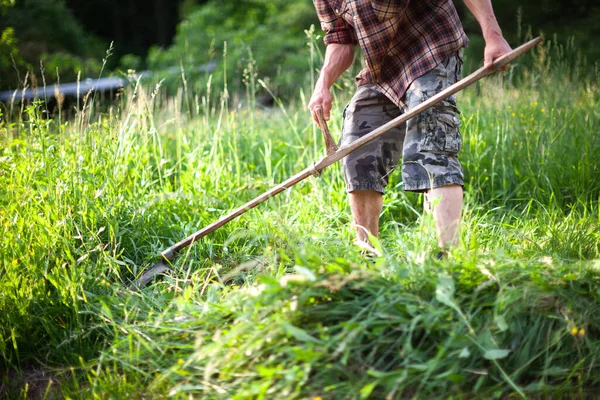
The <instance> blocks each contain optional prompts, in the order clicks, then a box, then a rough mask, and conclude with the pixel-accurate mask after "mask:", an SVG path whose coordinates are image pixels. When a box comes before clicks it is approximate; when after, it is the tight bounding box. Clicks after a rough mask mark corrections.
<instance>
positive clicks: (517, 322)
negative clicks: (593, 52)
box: [0, 46, 600, 399]
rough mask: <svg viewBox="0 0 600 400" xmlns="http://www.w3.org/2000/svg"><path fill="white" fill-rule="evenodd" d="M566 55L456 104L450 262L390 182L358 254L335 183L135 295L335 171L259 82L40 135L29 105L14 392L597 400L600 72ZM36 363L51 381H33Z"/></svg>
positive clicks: (3, 236) (121, 110) (19, 155)
mask: <svg viewBox="0 0 600 400" xmlns="http://www.w3.org/2000/svg"><path fill="white" fill-rule="evenodd" d="M552 51H553V50H552V47H551V46H548V47H545V48H543V49H542V50H540V49H538V51H537V55H536V58H535V61H536V63H533V65H531V66H525V65H520V66H519V65H517V66H516V68H517V69H516V70H515V71H514V73H509V74H507V75H504V77H503V78H502V77H498V78H493V79H488V80H486V81H485V82H482V83H481V84H478V85H477V86H476V87H473V88H471V89H469V90H467V91H466V92H464V93H463V94H461V95H460V98H459V105H460V106H461V109H462V112H463V114H462V124H463V125H462V130H463V136H464V146H463V151H462V155H461V161H462V163H463V165H464V167H465V170H466V182H467V185H466V206H465V211H464V224H463V227H462V237H461V242H462V245H461V248H459V249H457V250H456V251H455V252H454V253H453V254H452V256H451V257H450V259H449V260H448V261H444V262H438V261H434V260H433V258H432V254H433V253H434V252H435V240H434V232H433V225H432V222H431V220H430V218H429V217H428V216H426V215H423V213H422V207H421V201H422V200H421V199H420V197H418V196H415V195H412V194H407V193H404V192H402V191H401V186H400V177H399V176H398V174H396V175H394V176H392V179H391V182H390V187H389V190H388V194H387V196H386V198H385V204H384V211H383V215H382V237H381V242H380V247H381V255H380V256H378V257H376V258H375V259H374V260H373V261H372V262H370V261H367V260H365V259H364V258H362V256H361V255H360V250H359V249H357V248H355V247H354V246H353V244H352V238H353V233H352V230H351V228H350V215H349V210H348V208H347V206H346V196H345V193H344V184H343V179H342V176H341V172H340V169H339V167H338V166H336V167H332V168H330V169H329V170H327V171H326V172H325V173H324V174H323V176H322V177H320V178H314V179H311V180H309V181H307V182H305V183H303V184H301V185H298V186H297V187H295V188H294V189H292V190H289V191H287V192H284V193H282V194H281V195H280V196H278V197H276V198H273V199H271V200H269V202H268V203H267V204H265V205H263V206H261V207H259V208H258V209H255V210H253V211H251V212H249V213H247V214H245V215H244V216H242V217H241V218H239V219H237V220H235V221H233V222H232V223H230V224H228V225H226V226H225V227H223V228H222V229H220V230H218V231H216V232H214V233H213V234H211V235H210V236H208V237H206V238H205V239H203V240H202V241H201V242H199V243H197V244H195V245H194V246H192V247H190V248H189V249H188V250H187V251H186V252H184V254H182V256H181V257H180V259H178V260H177V261H176V262H175V264H174V266H173V268H172V270H171V271H170V272H168V273H167V274H166V276H165V277H163V279H161V280H158V281H156V282H155V283H153V284H152V285H150V286H149V287H147V288H145V289H143V290H142V291H140V292H136V293H134V292H131V291H129V290H128V289H127V288H126V285H127V283H129V282H130V281H131V279H133V278H134V277H135V276H137V275H139V274H140V272H141V271H142V270H143V269H144V268H146V267H148V266H149V265H151V264H152V263H153V262H154V261H155V260H156V258H155V257H156V255H157V254H158V253H159V252H160V251H161V250H163V249H164V248H166V247H168V246H169V245H170V244H172V243H174V242H175V241H177V240H179V239H181V238H183V237H185V236H187V235H189V234H191V233H193V232H194V231H196V230H197V229H199V228H201V227H203V226H204V225H206V224H208V223H210V222H212V221H214V220H215V219H217V218H219V216H220V215H222V214H223V213H225V212H226V211H228V210H230V209H232V208H234V207H236V206H238V205H240V204H242V203H243V202H245V201H247V200H249V199H251V198H252V197H254V196H256V195H258V194H260V193H261V192H263V191H265V190H267V189H268V188H269V187H270V186H271V185H273V184H274V183H277V182H279V181H281V180H283V179H285V178H286V177H288V176H289V175H291V174H292V173H294V172H296V171H298V170H300V169H302V168H304V167H305V166H306V165H308V164H309V163H311V162H312V161H315V160H316V159H318V158H319V157H321V156H322V155H323V153H324V150H323V145H322V143H321V141H320V140H321V139H320V137H319V136H320V135H319V133H318V132H317V131H316V130H315V129H314V126H313V125H312V124H311V122H310V121H309V117H308V114H307V112H306V111H305V104H304V102H303V100H302V99H303V98H304V97H303V96H302V95H301V96H300V100H297V101H296V102H295V103H292V104H290V105H289V106H283V105H282V104H280V106H279V107H276V108H273V109H259V108H248V107H244V106H241V104H242V103H244V102H245V103H251V104H252V103H253V100H252V99H253V97H252V96H253V92H254V91H255V87H256V83H257V82H254V81H252V82H250V80H248V82H249V85H250V84H251V85H253V86H252V89H251V90H249V91H248V94H247V97H246V99H243V98H242V99H239V101H236V99H235V98H229V97H228V96H224V95H219V94H218V93H219V92H221V93H223V92H222V91H221V90H220V89H219V88H214V87H211V86H208V87H207V89H206V90H205V91H203V92H199V93H190V92H188V91H187V86H182V89H181V91H180V92H179V94H178V95H177V96H175V97H172V98H166V97H163V96H161V95H160V88H156V89H155V90H145V89H143V88H141V87H134V88H132V90H130V91H129V92H128V93H129V94H128V96H127V98H126V99H124V100H123V101H122V102H121V103H120V105H119V106H118V107H116V106H115V107H113V108H111V109H110V110H108V111H107V112H106V113H102V114H100V113H97V112H94V111H93V109H92V108H91V107H90V105H89V104H88V105H86V106H85V107H84V108H83V110H81V111H78V113H77V115H75V116H74V118H72V119H69V120H68V121H65V120H60V119H48V118H45V114H44V105H43V104H41V103H36V104H33V105H31V106H28V107H26V115H25V116H24V117H15V116H14V114H12V115H3V116H2V119H1V121H0V134H1V135H0V205H1V207H0V265H1V268H0V339H1V340H0V354H1V355H2V357H1V358H0V360H1V368H2V369H3V370H4V371H5V372H6V373H5V375H4V378H3V380H2V382H1V383H0V384H1V385H2V386H1V389H0V390H1V391H2V392H1V393H3V394H8V395H11V396H14V397H16V396H27V395H36V396H37V395H39V396H40V397H43V395H44V394H45V395H47V396H49V397H52V396H70V397H92V396H95V397H102V398H112V397H140V398H141V397H145V398H146V397H147V398H150V397H162V396H165V397H166V396H175V397H176V398H184V397H186V398H187V397H188V396H193V397H206V398H240V399H241V398H318V397H321V398H324V399H325V398H332V399H333V398H336V399H337V398H385V397H386V396H387V397H389V398H400V397H412V396H414V397H417V398H419V397H424V396H433V397H448V396H454V397H459V398H461V397H464V398H472V397H481V398H488V397H506V396H530V395H553V396H560V395H562V394H565V395H566V394H569V395H575V396H580V397H584V396H586V394H587V393H592V392H593V391H594V390H597V389H598V384H599V382H598V378H597V376H598V367H597V365H598V364H597V360H596V354H598V351H599V350H600V349H599V346H598V344H599V342H598V339H599V335H600V320H599V317H598V315H599V313H598V307H599V305H600V299H599V295H600V292H599V291H598V280H599V279H600V274H599V272H598V271H599V268H600V233H599V232H600V230H599V229H598V227H599V225H600V210H599V205H598V204H599V203H598V200H599V197H600V179H598V177H599V176H600V139H599V138H598V135H596V133H595V128H597V127H598V126H599V122H600V112H599V111H598V110H599V109H600V108H599V107H598V105H599V104H598V103H599V100H600V91H599V90H598V86H597V85H598V75H597V72H596V73H592V74H590V75H585V76H584V75H583V74H582V73H580V74H579V75H577V74H575V73H574V71H573V70H571V69H570V68H571V67H570V66H567V65H566V64H565V65H562V64H561V63H557V64H556V65H553V64H552V62H551V60H552V57H551V56H552V54H553V53H552ZM554 51H556V50H554ZM548 60H550V61H548ZM519 68H520V69H521V70H522V71H520V72H518V73H517V70H518V69H519ZM249 76H253V75H252V74H250V75H249ZM253 79H254V78H253ZM307 90H308V88H305V90H304V91H303V93H306V92H307ZM346 95H347V93H340V94H339V97H340V99H341V100H340V101H339V102H338V103H336V107H335V108H334V110H333V117H332V123H331V127H332V131H334V132H335V131H339V129H340V126H339V121H340V117H341V110H342V107H343V101H344V98H345V96H346ZM242 100H244V101H242ZM40 366H41V368H43V369H44V370H45V371H47V373H48V374H49V375H50V376H51V377H52V379H50V380H48V379H46V380H43V381H39V380H36V381H34V379H33V378H32V373H31V372H32V371H33V370H37V368H40ZM46 376H48V375H46Z"/></svg>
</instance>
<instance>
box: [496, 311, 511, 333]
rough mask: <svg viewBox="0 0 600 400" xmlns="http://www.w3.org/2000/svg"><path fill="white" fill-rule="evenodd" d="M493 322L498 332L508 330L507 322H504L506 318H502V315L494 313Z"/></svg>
mask: <svg viewBox="0 0 600 400" xmlns="http://www.w3.org/2000/svg"><path fill="white" fill-rule="evenodd" d="M494 322H496V325H497V326H498V329H499V330H500V332H506V331H507V330H508V324H507V323H506V319H504V315H496V318H494Z"/></svg>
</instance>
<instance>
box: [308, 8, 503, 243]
mask: <svg viewBox="0 0 600 400" xmlns="http://www.w3.org/2000/svg"><path fill="white" fill-rule="evenodd" d="M313 3H314V5H315V8H316V10H317V15H318V17H319V20H320V21H321V27H322V29H323V30H324V31H325V32H326V34H325V37H324V41H325V44H326V45H327V50H326V53H325V61H324V65H323V68H322V70H321V74H320V76H319V79H318V81H317V83H316V85H315V89H314V92H313V94H312V97H311V99H310V102H309V106H308V107H309V109H310V110H311V112H312V114H313V118H314V119H315V121H316V122H317V123H318V119H317V117H316V113H315V109H316V108H318V107H322V109H323V112H324V115H325V119H326V120H329V116H330V111H331V106H332V96H331V93H330V88H331V86H332V85H333V83H334V82H335V80H336V79H337V78H338V77H339V76H340V75H342V73H343V72H344V71H346V70H347V69H348V68H349V67H350V66H351V65H352V62H353V58H354V48H355V46H356V45H357V44H358V45H360V48H361V50H362V53H363V56H364V58H365V61H366V67H365V68H364V69H363V70H362V71H360V73H359V74H358V76H357V77H356V81H357V84H358V89H357V91H356V94H355V95H354V97H353V98H352V100H351V101H350V103H349V104H348V106H347V107H346V109H345V110H344V117H343V118H344V120H343V129H342V139H341V145H342V146H343V145H346V144H348V143H350V142H352V141H354V140H356V139H358V138H360V137H361V136H364V135H365V134H368V133H369V132H371V131H372V130H374V129H375V128H377V127H379V126H381V125H383V124H385V123H386V122H388V121H390V120H391V119H393V118H395V117H397V116H399V115H401V114H402V113H404V112H405V111H407V110H409V109H411V108H413V107H415V106H416V105H418V104H419V103H421V102H423V101H425V100H426V99H428V98H429V97H431V96H433V95H435V94H436V93H439V92H440V91H442V90H444V89H445V88H447V87H448V86H450V85H452V84H453V83H455V82H456V81H457V80H459V79H460V75H461V67H462V58H461V57H462V56H461V52H462V48H463V47H466V46H467V44H468V39H467V36H466V35H465V33H464V31H463V28H462V25H461V23H460V20H459V18H458V14H457V12H456V9H455V7H454V5H453V4H452V1H451V0H313ZM465 3H466V5H467V7H468V8H469V10H470V11H471V12H472V13H473V15H474V16H475V18H476V19H477V21H478V22H479V25H480V26H481V29H482V32H483V36H484V39H485V43H486V46H485V62H484V65H485V66H486V67H487V68H490V67H491V65H492V61H493V60H494V59H495V58H497V57H499V56H501V55H503V54H505V53H507V52H509V51H510V46H509V45H508V43H507V42H506V40H504V38H503V36H502V32H501V30H500V27H499V26H498V23H497V22H496V18H495V16H494V12H493V9H492V5H491V2H490V0H465ZM459 112H460V111H458V108H457V107H456V98H455V97H454V96H452V97H451V98H449V99H448V100H446V101H443V102H441V103H439V104H438V105H437V106H434V107H433V108H432V109H430V110H428V111H426V112H424V113H422V114H420V115H419V116H417V117H415V118H413V119H411V120H409V121H408V122H407V123H406V124H404V125H402V126H400V127H398V128H396V129H393V130H392V131H390V132H389V133H388V134H386V135H384V136H383V137H380V138H379V139H376V140H374V141H373V142H371V143H369V144H367V145H366V146H364V147H362V148H360V149H358V150H356V151H355V152H353V153H350V154H349V155H348V156H346V157H345V158H344V159H343V160H342V168H343V171H344V178H345V181H346V186H347V191H348V193H349V201H350V209H351V211H352V217H353V220H354V225H355V227H356V234H357V241H358V243H359V244H361V245H363V246H367V247H368V246H369V245H370V243H369V239H368V234H369V233H370V234H372V235H374V236H377V235H378V233H379V215H380V214H381V210H382V205H383V199H382V196H383V192H384V187H385V186H386V185H387V176H388V175H389V174H390V173H391V172H392V170H393V169H394V168H395V167H396V165H397V164H398V161H399V159H400V158H402V181H403V187H404V190H407V191H413V192H423V193H425V207H426V210H429V211H432V212H433V218H434V220H435V225H436V231H437V237H438V245H439V247H440V249H441V250H442V252H441V253H440V255H443V254H444V251H446V250H447V249H448V248H451V247H455V246H457V245H458V237H459V233H458V232H459V229H458V228H459V225H460V219H461V211H462V202H463V172H462V168H461V165H460V163H459V162H458V159H457V155H458V152H459V150H460V147H461V137H460V132H459V129H458V127H459V125H460V122H459V119H458V116H457V113H459ZM433 205H435V207H433ZM432 208H433V209H432Z"/></svg>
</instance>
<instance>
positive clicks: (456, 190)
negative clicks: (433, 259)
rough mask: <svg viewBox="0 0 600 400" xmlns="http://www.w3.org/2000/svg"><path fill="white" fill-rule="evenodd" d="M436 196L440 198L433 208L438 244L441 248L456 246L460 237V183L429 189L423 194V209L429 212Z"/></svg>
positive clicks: (461, 201)
mask: <svg viewBox="0 0 600 400" xmlns="http://www.w3.org/2000/svg"><path fill="white" fill-rule="evenodd" d="M438 197H441V198H440V200H439V202H438V203H437V205H436V206H435V207H434V208H433V219H434V221H435V230H436V232H437V238H438V245H439V246H440V248H442V249H448V248H450V247H457V246H458V240H459V237H460V233H459V227H460V215H461V212H462V203H463V190H462V187H461V186H460V185H449V186H442V187H439V188H435V189H431V190H430V191H429V192H428V193H426V194H425V211H427V212H431V209H432V206H433V203H435V199H437V198H438Z"/></svg>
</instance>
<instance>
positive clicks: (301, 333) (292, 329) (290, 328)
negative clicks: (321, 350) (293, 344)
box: [283, 322, 321, 344]
mask: <svg viewBox="0 0 600 400" xmlns="http://www.w3.org/2000/svg"><path fill="white" fill-rule="evenodd" d="M283 328H284V329H285V331H286V332H287V333H288V334H290V335H292V336H293V337H294V338H296V339H297V340H299V341H301V342H310V343H317V344H321V341H320V340H319V339H317V338H316V337H314V336H312V335H309V334H308V333H307V332H306V331H305V330H304V329H300V328H298V327H297V326H294V325H292V324H290V323H287V322H285V323H284V324H283Z"/></svg>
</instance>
